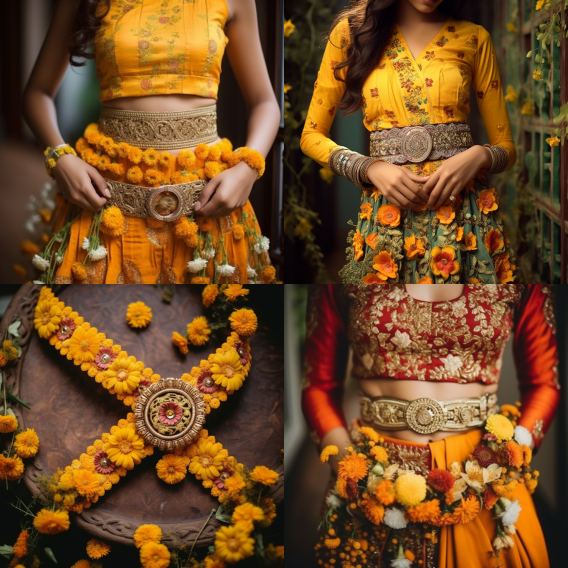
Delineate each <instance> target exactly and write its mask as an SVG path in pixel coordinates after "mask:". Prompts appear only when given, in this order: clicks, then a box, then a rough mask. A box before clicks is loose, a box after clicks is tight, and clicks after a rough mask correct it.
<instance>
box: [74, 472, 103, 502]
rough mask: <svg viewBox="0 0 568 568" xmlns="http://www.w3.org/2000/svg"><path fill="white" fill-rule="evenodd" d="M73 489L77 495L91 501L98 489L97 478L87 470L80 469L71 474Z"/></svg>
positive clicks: (96, 475)
mask: <svg viewBox="0 0 568 568" xmlns="http://www.w3.org/2000/svg"><path fill="white" fill-rule="evenodd" d="M73 481H74V483H75V488H76V489H77V493H79V495H83V496H84V497H87V499H91V498H92V497H94V496H95V494H96V493H97V491H98V489H99V476H98V474H97V473H94V472H92V471H89V470H88V469H80V470H78V471H76V472H75V473H74V474H73Z"/></svg>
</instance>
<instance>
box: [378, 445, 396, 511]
mask: <svg viewBox="0 0 568 568" xmlns="http://www.w3.org/2000/svg"><path fill="white" fill-rule="evenodd" d="M373 449H374V448H373ZM375 497H376V498H377V499H378V500H379V503H381V505H384V506H385V507H388V506H389V505H392V504H393V503H394V500H395V497H396V494H395V491H394V484H393V482H392V481H390V480H389V479H383V480H382V481H380V482H379V483H377V486H376V487H375Z"/></svg>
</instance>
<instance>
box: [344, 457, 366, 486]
mask: <svg viewBox="0 0 568 568" xmlns="http://www.w3.org/2000/svg"><path fill="white" fill-rule="evenodd" d="M367 469H368V467H367V462H366V461H365V458H362V457H361V456H360V455H359V454H356V453H355V452H351V453H350V454H348V455H347V456H345V457H344V458H343V459H342V460H341V461H340V462H339V468H338V471H337V476H338V477H340V478H342V479H347V480H353V481H359V480H360V479H363V478H364V477H365V476H366V475H367Z"/></svg>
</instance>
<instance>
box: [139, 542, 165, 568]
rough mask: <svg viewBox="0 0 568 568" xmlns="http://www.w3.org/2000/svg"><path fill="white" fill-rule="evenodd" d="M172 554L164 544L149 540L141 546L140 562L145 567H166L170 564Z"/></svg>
mask: <svg viewBox="0 0 568 568" xmlns="http://www.w3.org/2000/svg"><path fill="white" fill-rule="evenodd" d="M170 558H171V554H170V551H169V550H168V547H167V546H166V545H164V544H158V543H156V542H149V543H147V544H144V545H142V547H141V548H140V563H141V564H142V566H143V568H166V567H167V566H169V565H170Z"/></svg>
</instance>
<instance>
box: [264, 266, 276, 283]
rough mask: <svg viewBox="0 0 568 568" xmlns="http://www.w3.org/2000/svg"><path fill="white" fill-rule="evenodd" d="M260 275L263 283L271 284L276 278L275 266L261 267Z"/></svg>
mask: <svg viewBox="0 0 568 568" xmlns="http://www.w3.org/2000/svg"><path fill="white" fill-rule="evenodd" d="M261 276H262V283H263V284H272V283H273V282H274V281H275V280H276V268H274V266H267V267H266V268H263V269H262V272H261Z"/></svg>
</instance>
